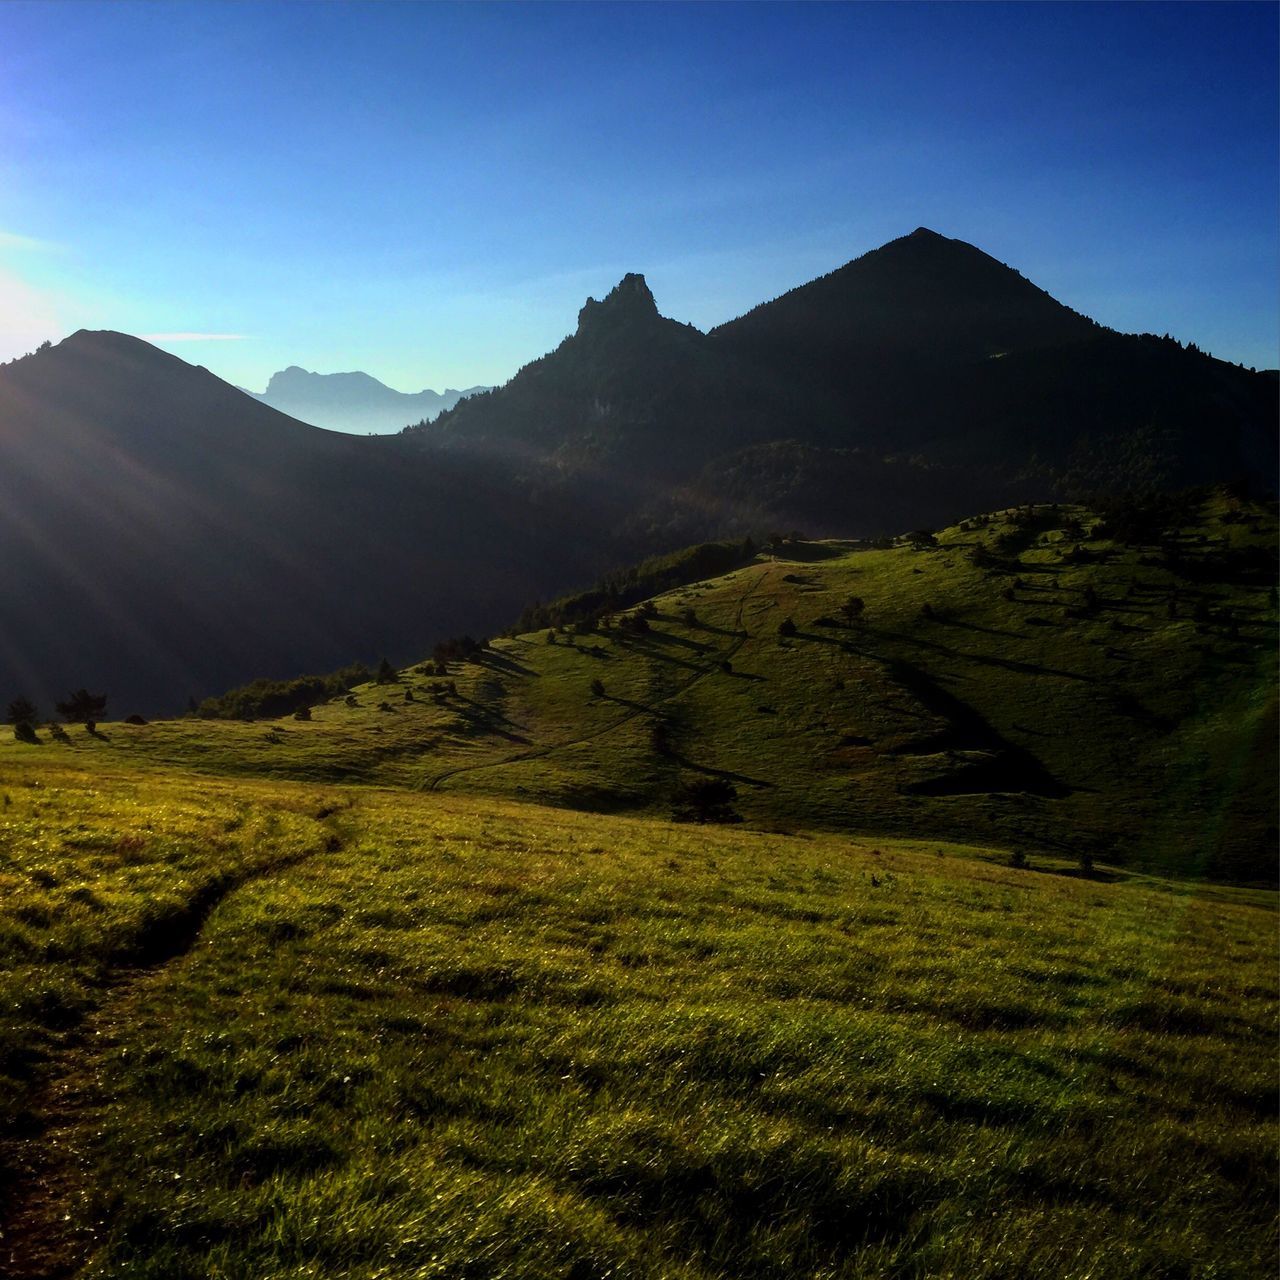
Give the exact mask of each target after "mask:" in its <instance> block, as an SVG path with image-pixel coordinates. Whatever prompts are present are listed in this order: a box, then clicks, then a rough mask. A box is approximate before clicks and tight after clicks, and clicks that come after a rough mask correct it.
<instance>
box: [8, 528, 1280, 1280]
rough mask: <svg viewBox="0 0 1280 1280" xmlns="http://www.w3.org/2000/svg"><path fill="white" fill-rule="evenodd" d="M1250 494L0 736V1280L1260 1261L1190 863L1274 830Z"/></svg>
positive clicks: (1228, 994) (1260, 1091)
mask: <svg viewBox="0 0 1280 1280" xmlns="http://www.w3.org/2000/svg"><path fill="white" fill-rule="evenodd" d="M1232 510H1233V508H1230V507H1228V506H1226V505H1222V504H1220V505H1216V506H1215V505H1213V504H1210V505H1209V506H1208V507H1207V508H1206V510H1205V511H1204V512H1203V513H1202V520H1203V523H1202V524H1201V525H1199V526H1195V527H1191V528H1187V529H1184V530H1182V531H1181V532H1180V535H1179V539H1180V541H1179V546H1180V547H1181V548H1182V550H1181V551H1180V552H1179V553H1178V554H1177V555H1176V556H1175V557H1174V560H1173V563H1174V568H1173V569H1170V568H1169V567H1168V557H1167V556H1166V557H1164V558H1163V559H1162V558H1161V557H1160V556H1157V555H1154V554H1152V552H1151V551H1150V549H1149V548H1148V549H1144V548H1142V547H1134V546H1124V545H1117V544H1114V543H1108V542H1104V541H1103V540H1101V539H1100V538H1096V537H1095V538H1091V537H1090V536H1089V530H1088V528H1087V527H1086V528H1083V529H1081V530H1079V536H1078V537H1077V536H1076V535H1077V531H1076V529H1075V528H1074V527H1073V526H1072V524H1071V521H1074V520H1079V521H1082V522H1083V523H1085V524H1087V520H1086V519H1085V518H1084V517H1085V515H1086V513H1079V512H1073V511H1071V510H1063V511H1057V512H1053V513H1049V512H1047V511H1046V512H1041V513H1039V514H1036V515H1033V518H1032V519H1031V520H1030V521H1028V520H1027V519H1026V518H1025V517H1023V518H1021V519H1015V518H1014V516H1013V514H1012V513H1006V514H1005V515H1004V516H1002V517H998V518H996V519H995V520H993V521H991V522H989V523H986V524H982V525H980V526H978V527H976V528H975V527H973V526H970V527H968V528H958V529H954V530H948V531H944V532H943V533H941V534H940V535H939V537H938V545H937V546H936V547H931V548H926V549H919V550H917V549H913V548H911V547H910V546H906V545H904V546H897V547H891V548H881V549H870V548H861V547H853V546H846V545H840V544H797V545H793V546H791V547H789V548H787V549H786V552H787V554H786V555H785V556H782V555H779V556H777V557H775V558H773V559H762V560H760V561H759V562H757V563H755V564H751V565H748V566H746V567H745V568H742V569H739V570H738V571H736V572H735V573H732V574H730V575H727V576H726V577H724V578H720V579H716V580H713V581H710V582H707V583H702V584H697V585H694V586H691V587H687V588H684V589H682V590H681V591H677V592H673V593H670V594H669V595H667V596H664V597H661V598H659V599H658V600H656V601H655V602H654V607H653V610H652V612H651V615H650V616H649V617H648V629H647V630H634V629H630V628H624V627H622V626H621V625H619V624H618V623H617V622H615V624H614V625H613V626H612V627H611V628H610V629H609V630H607V631H604V632H601V633H596V634H584V635H579V636H574V637H572V638H570V637H567V636H563V635H561V636H558V637H557V640H556V643H548V642H547V640H546V637H545V635H543V634H541V633H540V634H538V635H529V636H522V637H517V638H514V639H510V640H503V641H497V642H495V643H494V645H493V646H491V647H490V648H489V649H488V650H487V651H486V652H485V653H483V654H482V655H480V658H479V660H478V661H475V662H469V663H465V664H455V665H454V666H453V667H452V668H451V669H450V671H449V674H448V676H447V677H440V676H437V675H426V674H424V673H423V672H422V671H421V670H417V669H413V670H407V671H404V672H401V673H400V674H399V679H398V680H397V681H396V682H395V683H390V684H384V685H380V686H375V685H369V686H363V687H360V688H358V689H356V690H355V691H354V693H353V695H352V697H353V703H354V705H348V703H347V701H346V700H345V698H344V699H339V700H336V701H334V702H333V703H329V704H325V705H323V706H320V707H318V708H316V709H315V710H314V711H313V714H312V718H311V719H310V720H309V721H306V720H294V719H286V720H281V721H272V722H258V723H229V722H213V721H198V720H178V721H172V722H163V723H155V724H151V725H142V726H130V725H125V724H118V723H112V724H105V725H102V726H100V727H99V728H98V730H97V731H96V732H95V733H94V734H92V735H91V734H89V733H86V732H85V730H84V729H83V728H73V729H72V730H71V731H70V736H69V738H68V739H67V740H66V741H65V742H56V741H51V740H50V738H49V735H48V734H47V732H46V731H44V730H41V732H40V738H41V741H40V742H39V744H38V745H34V746H31V745H25V744H21V743H16V742H15V743H4V744H0V1231H2V1234H0V1275H2V1276H5V1277H8V1278H9V1280H36V1278H37V1277H39V1278H42V1280H53V1278H54V1277H73V1276H74V1277H81V1278H82V1280H87V1278H89V1277H99V1278H102V1280H106V1278H111V1280H117V1278H118V1280H134V1278H137V1280H188V1278H189V1280H196V1278H200V1280H205V1278H210V1277H218V1278H226V1280H231V1278H232V1277H235V1278H237V1280H238V1278H239V1277H254V1278H255V1280H257V1278H259V1277H261V1278H270V1280H285V1278H288V1280H300V1278H301V1277H344V1278H347V1277H350V1278H352V1280H356V1278H359V1280H375V1278H382V1280H390V1278H393V1277H394V1278H399V1277H408V1278H417V1277H432V1276H434V1277H473V1278H475V1280H488V1278H490V1277H509V1278H514V1277H548V1278H550V1277H557V1278H562V1280H595V1278H596V1277H601V1278H603V1277H622V1278H628V1277H636V1278H652V1280H657V1278H659V1277H662V1278H664V1280H666V1278H672V1280H712V1278H713V1277H714V1278H717V1280H719V1278H723V1280H730V1278H738V1277H770V1278H778V1280H780V1278H782V1277H793V1276H806V1277H824V1278H825V1277H830V1278H832V1280H834V1278H836V1277H841V1278H845V1277H849V1278H852V1277H867V1278H869V1277H883V1278H885V1280H888V1278H889V1277H893V1278H895V1280H900V1278H905V1277H935V1276H943V1277H956V1278H957V1280H969V1278H971V1277H973V1278H982V1277H1005V1278H1008V1280H1015V1278H1019V1280H1020V1278H1022V1277H1029V1276H1053V1277H1063V1278H1067V1280H1071V1278H1077V1280H1086V1278H1088V1280H1112V1278H1122V1277H1123V1278H1132V1280H1139V1278H1142V1280H1145V1278H1147V1277H1170V1278H1174V1277H1185V1278H1187V1280H1190V1278H1193V1277H1194V1278H1197V1280H1198V1278H1201V1277H1203V1278H1206V1280H1207V1278H1209V1277H1213V1278H1219V1280H1220V1278H1224V1277H1241V1278H1246V1277H1247V1278H1249V1280H1252V1278H1254V1277H1264V1276H1270V1275H1272V1274H1274V1269H1275V1246H1276V1227H1277V1216H1276V1203H1277V1197H1278V1195H1280V1172H1278V1168H1277V1157H1276V1151H1277V1124H1276V1120H1277V1078H1276V1076H1277V1072H1276V1032H1277V1021H1276V1016H1277V996H1278V995H1280V991H1278V987H1280V975H1278V973H1277V964H1276V949H1277V915H1276V910H1277V897H1276V893H1275V891H1274V890H1273V889H1272V888H1270V887H1239V886H1235V887H1233V886H1231V885H1228V884H1225V883H1214V882H1211V881H1208V880H1206V879H1204V878H1199V877H1195V876H1192V875H1189V874H1187V873H1193V872H1197V871H1202V870H1205V869H1211V870H1213V871H1214V872H1215V873H1216V874H1217V875H1219V876H1223V875H1230V874H1231V873H1232V872H1233V871H1235V870H1238V869H1239V868H1244V869H1245V870H1246V871H1247V872H1248V878H1251V879H1258V880H1265V879H1267V878H1268V877H1267V876H1265V875H1258V874H1256V873H1257V871H1258V869H1259V868H1266V867H1267V866H1268V865H1269V863H1268V859H1269V858H1270V857H1271V854H1270V846H1269V843H1268V842H1269V841H1271V840H1273V838H1274V837H1273V832H1268V830H1267V826H1268V824H1274V821H1275V816H1274V815H1275V778H1274V770H1273V761H1274V746H1275V744H1274V732H1273V730H1272V729H1271V728H1270V726H1271V725H1272V724H1273V722H1274V714H1275V675H1274V670H1273V669H1272V666H1273V656H1274V655H1273V652H1272V649H1273V642H1274V630H1275V620H1276V613H1275V605H1274V595H1273V594H1271V593H1270V592H1269V590H1268V587H1267V585H1266V584H1265V583H1264V582H1261V581H1260V580H1259V579H1258V577H1257V575H1256V574H1253V573H1252V570H1251V566H1252V565H1253V564H1254V563H1255V562H1254V561H1253V560H1251V559H1249V558H1248V556H1247V555H1243V554H1238V553H1241V552H1248V549H1249V548H1250V547H1251V546H1258V545H1262V546H1266V545H1269V543H1268V539H1273V538H1274V523H1273V522H1272V523H1270V524H1268V523H1267V520H1268V519H1270V517H1269V516H1267V517H1266V519H1264V518H1263V516H1262V515H1259V513H1258V512H1257V511H1246V513H1245V514H1246V515H1247V516H1248V518H1247V519H1241V518H1239V512H1238V510H1237V511H1236V515H1237V518H1235V519H1226V520H1224V519H1223V517H1224V516H1226V515H1228V514H1229V513H1230V512H1231V511H1232ZM1263 514H1265V513H1263ZM1066 535H1070V536H1066ZM979 544H981V545H982V546H983V547H984V548H988V549H989V555H988V553H987V551H982V552H976V551H975V547H977V546H978V545H979ZM1076 546H1081V547H1083V548H1084V558H1081V555H1080V553H1077V552H1076V551H1075V550H1074V548H1075V547H1076ZM1211 573H1213V574H1216V575H1217V576H1216V577H1212V576H1211ZM1090 593H1092V594H1090ZM852 594H857V595H858V596H860V597H861V598H862V599H863V600H864V602H865V608H864V611H863V614H862V616H861V617H859V618H857V619H852V620H850V619H842V618H841V616H840V613H839V610H840V606H841V605H842V604H843V603H844V602H845V601H846V600H847V599H848V597H849V596H850V595H852ZM1170 600H1172V601H1173V606H1172V608H1171V607H1170ZM924 605H929V609H928V610H925V609H923V606H924ZM688 610H692V611H693V613H692V616H690V615H689V614H688V612H687V611H688ZM784 618H790V619H792V620H793V622H794V624H795V631H794V634H791V635H787V634H780V633H779V624H780V623H781V621H782V620H783V619H784ZM1117 623H1118V624H1119V625H1118V626H1117V625H1115V624H1117ZM593 680H599V681H600V682H601V685H602V686H603V689H596V690H594V691H593V689H592V687H591V686H592V681H593ZM1269 717H1270V718H1269ZM1269 770H1271V772H1270V773H1269V772H1268V771H1269ZM707 777H710V778H718V779H722V780H731V781H733V783H734V785H735V787H736V789H737V799H736V801H735V802H734V803H735V806H736V808H737V809H738V810H739V811H740V816H741V817H742V819H743V821H742V822H740V823H737V824H730V825H700V824H695V823H673V822H670V821H668V820H667V815H668V814H669V813H670V810H671V806H672V803H673V800H674V798H675V797H676V796H677V794H678V790H679V788H680V787H681V786H682V785H684V784H687V783H688V782H689V781H690V780H691V779H696V778H707ZM588 810H595V811H594V812H593V811H588ZM1082 851H1093V852H1094V853H1095V855H1096V864H1095V865H1094V867H1093V869H1092V871H1089V872H1086V871H1085V869H1084V868H1083V867H1082V865H1081V860H1080V854H1081V852H1082ZM1112 852H1114V853H1115V854H1117V855H1118V856H1120V857H1121V859H1122V861H1120V862H1116V861H1112V860H1111V858H1110V857H1109V854H1110V853H1112ZM1237 878H1239V877H1237Z"/></svg>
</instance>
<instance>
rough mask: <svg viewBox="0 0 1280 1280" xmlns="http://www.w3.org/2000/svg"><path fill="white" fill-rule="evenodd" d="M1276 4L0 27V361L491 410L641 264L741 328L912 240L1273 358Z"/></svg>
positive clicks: (210, 16)
mask: <svg viewBox="0 0 1280 1280" xmlns="http://www.w3.org/2000/svg"><path fill="white" fill-rule="evenodd" d="M1277 13H1278V9H1277V6H1276V5H1274V4H1269V3H1268V4H1256V5H1255V4H1229V3H1212V4H1206V5H1198V4H1172V5H1162V4H1136V3H1134V4H1120V5H1114V6H1113V5H1108V4H1083V5H1067V4H1062V5H1057V4H1029V5H1020V4H999V5H968V4H960V3H956V4H942V5H931V4H918V5H916V4H905V3H903V4H885V5H881V4H854V5H818V4H784V5H768V4H750V5H734V4H697V5H690V6H682V5H677V4H647V5H635V6H633V5H626V4H599V5H582V6H579V5H576V4H555V5H549V6H545V7H543V6H539V5H535V4H524V5H518V6H511V7H507V6H504V5H499V4H483V5H482V4H475V5H457V6H454V5H447V4H430V5H416V4H409V3H381V4H373V3H365V4H326V3H296V2H295V3H276V4H262V5H255V4H247V3H240V4H229V3H220V4H201V3H186V4H182V3H146V4H138V5H133V4H127V3H117V4H95V3H77V4H67V3H26V2H22V0H8V2H7V3H4V4H0V359H5V358H8V357H9V356H11V355H15V354H19V353H21V352H23V351H26V350H29V349H30V348H32V347H33V346H34V345H35V344H36V343H37V342H39V341H40V340H41V339H43V338H45V337H49V338H53V339H54V340H55V341H56V340H58V339H60V338H62V337H64V336H65V335H66V334H67V333H69V332H71V331H73V330H74V329H76V328H80V327H88V328H113V329H122V330H125V331H126V332H131V333H137V334H141V335H154V334H165V335H175V334H181V335H191V334H195V335H212V334H217V335H222V336H221V337H219V338H217V339H213V338H205V339H197V340H192V339H190V338H183V339H178V338H174V337H167V338H164V339H161V340H160V344H161V345H163V346H165V347H166V348H167V349H169V350H171V351H174V352H176V353H178V354H180V355H182V356H183V357H184V358H186V359H188V360H191V361H193V362H195V363H200V364H205V365H207V366H208V367H209V368H211V369H212V370H213V371H214V372H215V373H218V374H220V375H221V376H223V377H226V378H228V379H230V380H231V381H233V382H237V383H240V384H241V385H245V386H249V387H251V388H254V389H260V388H261V387H262V386H263V385H264V384H265V382H266V379H267V377H268V376H269V375H270V374H271V373H272V372H273V371H274V370H276V369H279V368H282V367H284V366H285V365H288V364H301V365H303V366H305V367H307V368H310V369H317V370H320V371H322V372H331V371H336V370H345V369H364V370H366V371H368V372H370V373H372V374H374V375H375V376H377V377H379V378H382V379H383V380H384V381H386V382H388V383H390V384H391V385H393V386H396V387H398V388H400V389H401V390H417V389H420V388H422V387H424V386H431V387H434V388H436V389H441V388H443V387H445V386H446V385H447V386H455V387H462V386H467V385H471V384H474V383H479V382H501V381H503V380H505V379H506V378H507V377H509V376H510V375H511V374H512V373H513V372H515V370H516V369H517V368H518V367H519V366H520V365H521V364H523V363H525V362H527V361H528V360H530V359H533V358H535V357H537V356H539V355H541V354H542V353H543V352H544V351H546V350H548V349H550V348H551V347H552V346H554V345H555V344H556V343H557V342H558V341H559V340H560V339H561V338H562V337H563V336H564V335H565V334H566V333H568V332H571V331H572V329H573V327H574V324H575V320H576V316H577V311H578V308H579V307H580V306H581V304H582V301H583V299H584V298H585V297H587V296H588V295H594V296H596V297H600V296H602V295H603V294H604V293H605V292H606V291H607V290H608V289H609V288H610V287H611V286H612V285H613V284H614V283H615V282H616V281H617V280H618V279H619V278H620V277H621V276H622V275H623V274H624V273H625V272H627V271H640V272H643V273H644V274H645V275H646V276H647V277H648V280H649V284H650V286H651V287H652V289H653V291H654V294H655V296H656V297H657V300H658V305H659V308H660V309H661V310H662V311H663V312H664V314H666V315H670V316H673V317H675V318H676V319H678V320H683V321H690V322H692V323H693V324H696V325H698V326H699V327H700V328H708V327H710V326H712V325H714V324H716V323H719V322H721V321H724V320H727V319H730V318H731V317H733V316H735V315H738V314H740V313H741V312H743V311H744V310H746V309H747V308H748V307H750V306H752V305H754V304H755V303H757V302H759V301H762V300H764V299H765V298H769V297H773V296H776V295H777V294H779V293H781V292H784V291H785V290H786V289H788V288H790V287H792V286H794V285H796V284H800V283H803V282H804V281H805V280H808V279H811V278H812V277H814V276H815V275H819V274H821V273H823V272H825V271H828V270H830V269H831V268H833V267H836V266H838V265H840V264H841V263H843V262H846V261H847V260H848V259H850V258H852V257H855V256H857V255H858V254H860V253H862V252H864V251H866V250H867V249H870V248H874V247H875V246H876V245H878V244H881V243H883V242H884V241H886V240H889V239H892V238H893V237H895V236H897V235H902V234H905V233H906V232H909V231H911V230H912V229H913V228H915V227H916V226H919V225H924V226H928V227H932V228H933V229H934V230H936V231H939V232H941V233H943V234H944V235H951V236H958V237H960V238H962V239H965V240H969V241H971V242H973V243H975V244H977V245H978V246H980V247H981V248H983V249H985V250H987V251H988V252H989V253H991V254H993V255H994V256H995V257H997V258H999V259H1000V260H1002V261H1004V262H1008V263H1009V264H1010V265H1012V266H1015V267H1017V268H1018V269H1019V270H1021V271H1022V272H1023V274H1025V275H1027V276H1028V277H1030V278H1031V279H1032V280H1034V281H1035V282H1036V283H1038V284H1040V285H1042V286H1043V287H1044V288H1046V289H1048V290H1049V292H1050V293H1052V294H1054V295H1055V296H1056V297H1058V298H1059V299H1061V300H1062V301H1064V302H1067V303H1069V304H1070V305H1071V306H1073V307H1075V308H1077V309H1079V310H1081V311H1084V312H1086V313H1088V314H1089V315H1092V316H1093V317H1095V318H1096V319H1098V320H1100V321H1101V322H1103V323H1104V324H1108V325H1112V326H1114V327H1116V328H1119V329H1124V330H1155V331H1158V332H1161V333H1163V332H1165V331H1169V332H1172V333H1173V334H1174V335H1175V336H1177V337H1180V338H1182V339H1184V340H1186V339H1189V340H1194V341H1195V342H1197V343H1198V344H1199V345H1200V346H1202V347H1204V348H1205V349H1207V350H1209V351H1212V352H1214V353H1215V354H1217V355H1220V356H1223V357H1224V358H1227V359H1231V360H1239V361H1242V362H1243V363H1245V364H1248V365H1258V366H1260V367H1261V366H1275V365H1276V364H1277V363H1278V362H1280V355H1278V350H1277V349H1278V346H1280V323H1278V318H1277V288H1278V284H1280V256H1278V248H1277V207H1278V189H1280V164H1278V160H1277V156H1278V154H1280V138H1278V135H1277V118H1278V110H1280V107H1278V88H1277V66H1278V64H1280V41H1278V33H1277V25H1278V24H1277Z"/></svg>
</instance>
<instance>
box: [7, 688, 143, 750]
mask: <svg viewBox="0 0 1280 1280" xmlns="http://www.w3.org/2000/svg"><path fill="white" fill-rule="evenodd" d="M54 706H55V709H56V711H57V713H58V714H59V715H60V716H61V717H62V718H63V719H64V720H65V721H66V722H67V723H68V724H82V725H84V727H85V729H86V730H88V732H89V733H93V732H95V731H96V729H97V727H98V720H99V719H100V718H101V717H102V715H103V714H104V713H105V712H106V709H107V695H106V694H105V693H90V692H89V691H88V690H87V689H77V690H75V692H74V693H71V694H69V695H68V696H67V698H66V700H65V701H63V702H58V703H55V704H54ZM5 719H6V720H7V721H8V722H9V723H10V724H11V725H13V736H14V737H15V738H17V739H18V741H19V742H38V741H39V739H38V738H37V736H36V723H37V721H38V720H39V711H38V710H37V708H36V705H35V703H34V702H32V701H31V700H30V699H29V698H21V697H19V698H14V700H13V701H12V702H11V703H9V706H8V709H7V710H6V712H5ZM127 723H129V724H146V721H145V720H143V719H142V717H141V716H130V717H129V719H128V721H127ZM49 732H50V733H51V734H52V735H53V736H54V737H55V738H59V739H64V740H65V738H66V736H67V735H66V733H65V732H64V731H63V729H62V727H61V726H60V725H58V724H56V723H55V722H53V721H50V723H49Z"/></svg>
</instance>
